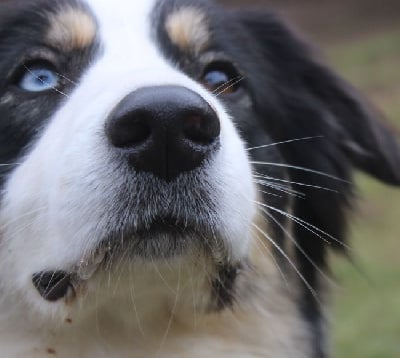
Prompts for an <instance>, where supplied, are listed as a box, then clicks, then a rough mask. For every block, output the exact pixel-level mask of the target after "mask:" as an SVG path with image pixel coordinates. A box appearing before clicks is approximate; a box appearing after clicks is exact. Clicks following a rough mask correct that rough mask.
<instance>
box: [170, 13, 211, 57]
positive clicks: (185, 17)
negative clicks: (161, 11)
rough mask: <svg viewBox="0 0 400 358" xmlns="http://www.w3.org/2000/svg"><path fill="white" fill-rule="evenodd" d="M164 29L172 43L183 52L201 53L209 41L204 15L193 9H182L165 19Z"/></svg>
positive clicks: (208, 31)
mask: <svg viewBox="0 0 400 358" xmlns="http://www.w3.org/2000/svg"><path fill="white" fill-rule="evenodd" d="M165 29H166V30H167V33H168V36H169V38H170V39H171V41H172V43H173V44H174V45H176V46H178V47H179V48H180V49H181V50H183V51H191V52H193V53H195V54H198V53H200V52H201V51H203V50H204V49H205V48H206V47H207V45H208V43H209V39H210V30H209V26H208V22H207V19H206V15H205V14H204V12H203V11H202V10H200V9H198V8H195V7H183V8H181V9H179V10H177V11H175V12H173V13H172V14H170V15H169V16H168V17H167V20H166V23H165Z"/></svg>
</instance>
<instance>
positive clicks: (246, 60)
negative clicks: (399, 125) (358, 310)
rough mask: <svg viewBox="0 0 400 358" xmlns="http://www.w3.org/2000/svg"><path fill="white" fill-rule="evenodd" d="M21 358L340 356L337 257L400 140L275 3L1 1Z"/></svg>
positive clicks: (387, 176)
mask: <svg viewBox="0 0 400 358" xmlns="http://www.w3.org/2000/svg"><path fill="white" fill-rule="evenodd" d="M0 54H1V56H0V188H1V192H0V193H1V194H0V240H1V244H0V267H1V270H0V290H1V301H0V316H1V324H0V352H1V356H2V357H48V356H58V357H156V356H162V357H207V356H208V357H228V356H229V357H256V356H258V357H274V358H277V357H298V358H301V357H307V358H309V357H328V356H329V325H328V323H327V315H328V314H327V312H328V306H329V291H330V290H331V287H330V286H331V284H330V282H329V277H328V275H327V272H328V273H329V265H328V257H327V256H328V254H329V252H330V251H338V252H344V253H345V252H346V249H347V245H348V244H347V243H346V240H345V239H346V224H347V221H348V214H349V209H351V203H352V199H353V193H354V185H353V180H352V174H353V172H354V169H358V170H361V171H364V172H366V173H368V174H370V175H372V176H374V177H376V178H377V179H379V180H381V181H383V182H385V183H388V184H391V185H399V184H400V147H399V144H398V142H397V139H396V138H395V136H394V135H393V131H392V130H391V129H390V128H388V127H387V126H386V125H385V124H384V123H383V122H382V121H381V120H380V119H379V115H377V113H376V112H375V111H374V110H373V109H371V107H370V106H369V104H368V103H367V102H366V101H365V100H364V99H363V98H362V96H361V95H360V94H358V93H357V91H355V90H354V89H353V88H352V87H351V86H350V85H349V84H348V83H346V82H345V81H344V80H342V79H341V78H340V77H339V76H338V75H337V74H335V73H334V72H333V71H332V70H331V69H330V68H328V67H327V66H326V65H325V64H324V63H323V61H321V60H320V59H319V58H318V55H316V53H315V51H314V50H313V48H312V46H310V45H309V44H308V43H307V42H306V41H305V40H303V39H302V38H301V37H299V36H298V35H297V34H296V33H295V32H294V31H292V30H291V28H290V27H289V26H287V25H286V24H285V23H284V22H283V21H282V20H280V19H279V18H277V17H276V16H274V15H273V14H272V13H270V12H268V11H264V10H263V11H254V10H232V9H231V10H228V9H225V8H223V7H221V6H220V5H218V4H216V3H212V2H210V1H207V0H204V1H203V0H162V1H160V0H143V1H133V0H131V1H127V0H115V1H108V0H57V1H54V0H29V1H28V0H12V1H10V0H9V1H2V2H1V4H0Z"/></svg>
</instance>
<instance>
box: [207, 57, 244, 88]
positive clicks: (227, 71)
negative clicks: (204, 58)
mask: <svg viewBox="0 0 400 358" xmlns="http://www.w3.org/2000/svg"><path fill="white" fill-rule="evenodd" d="M240 77H241V76H240V74H239V72H238V71H237V70H236V68H235V67H234V66H233V65H232V64H231V63H229V62H224V61H220V62H213V63H211V64H209V65H208V66H207V67H206V69H205V71H204V74H203V77H202V79H201V82H202V83H203V85H204V86H205V87H206V88H207V89H208V90H210V91H211V92H214V93H215V94H218V95H219V94H230V93H234V92H236V91H237V90H238V89H239V82H240V81H239V79H240Z"/></svg>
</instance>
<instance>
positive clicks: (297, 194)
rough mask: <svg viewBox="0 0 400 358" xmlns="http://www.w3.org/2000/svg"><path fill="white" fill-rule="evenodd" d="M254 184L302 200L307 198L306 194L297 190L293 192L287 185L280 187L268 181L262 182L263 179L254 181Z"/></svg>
mask: <svg viewBox="0 0 400 358" xmlns="http://www.w3.org/2000/svg"><path fill="white" fill-rule="evenodd" d="M254 183H256V184H259V185H261V186H266V187H267V188H271V189H274V190H276V191H280V192H282V193H285V194H288V195H291V196H294V197H297V198H301V199H304V198H305V196H306V195H305V194H304V193H302V192H299V191H296V190H293V189H291V188H289V187H287V186H285V185H280V184H276V183H270V182H268V181H266V180H261V179H257V178H255V179H254Z"/></svg>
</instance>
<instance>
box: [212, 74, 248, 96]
mask: <svg viewBox="0 0 400 358" xmlns="http://www.w3.org/2000/svg"><path fill="white" fill-rule="evenodd" d="M240 78H242V76H237V77H234V78H231V79H230V80H229V81H226V82H224V83H223V84H222V85H220V86H218V87H217V88H216V89H214V90H213V91H212V92H211V93H212V94H216V93H218V92H219V91H220V90H221V89H222V88H224V87H225V86H228V85H229V84H231V83H233V82H235V81H237V80H239V79H240Z"/></svg>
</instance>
